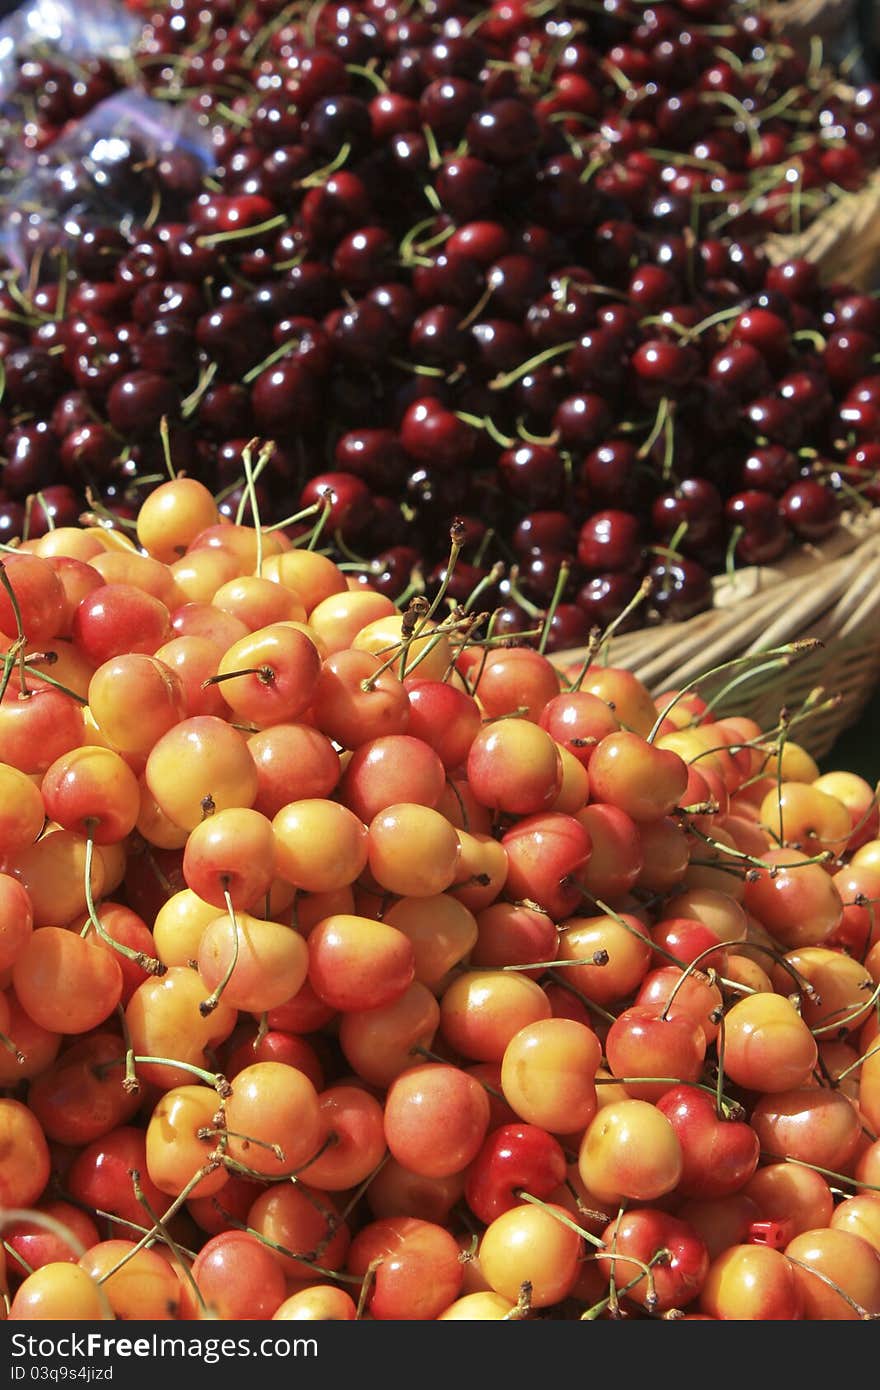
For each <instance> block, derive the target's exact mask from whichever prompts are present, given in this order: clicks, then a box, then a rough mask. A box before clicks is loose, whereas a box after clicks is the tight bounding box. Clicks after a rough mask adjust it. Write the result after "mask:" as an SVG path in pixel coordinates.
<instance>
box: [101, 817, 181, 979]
mask: <svg viewBox="0 0 880 1390" xmlns="http://www.w3.org/2000/svg"><path fill="white" fill-rule="evenodd" d="M94 853H95V842H94V840H93V839H92V837H91V835H89V836H88V838H87V839H86V853H85V872H84V887H85V897H86V911H87V912H88V920H87V922H86V924H85V926H84V927H83V929H82V932H81V935H82V936H88V934H89V929H90V928H92V927H93V928H94V929H95V931H96V932H97V933H98V936H99V937H100V938H101V940H102V941H103V942H104V944H105V945H106V946H109V947H110V949H111V950H113V951H117V952H118V953H119V955H121V956H125V958H126V960H133V961H134V963H135V965H139V966H140V968H141V970H145V971H146V972H147V974H148V975H164V974H165V973H166V971H167V970H168V966H167V965H165V964H164V962H163V961H161V960H157V959H156V957H155V956H148V955H146V954H145V953H144V952H143V951H136V950H134V948H133V947H132V946H126V945H125V943H124V942H123V941H116V940H115V939H114V938H113V937H112V936H111V935H110V933H109V932H108V931H107V929H106V927H105V926H104V925H103V923H102V922H101V919H100V917H99V916H98V914H97V912H96V911H95V899H94V897H93V894H92V859H93V857H94Z"/></svg>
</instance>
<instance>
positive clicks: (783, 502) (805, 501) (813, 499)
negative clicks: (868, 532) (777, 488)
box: [779, 478, 839, 541]
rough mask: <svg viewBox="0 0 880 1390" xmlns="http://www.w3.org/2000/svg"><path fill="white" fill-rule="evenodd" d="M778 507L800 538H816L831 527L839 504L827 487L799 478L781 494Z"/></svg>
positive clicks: (812, 480) (821, 536) (811, 539)
mask: <svg viewBox="0 0 880 1390" xmlns="http://www.w3.org/2000/svg"><path fill="white" fill-rule="evenodd" d="M779 510H780V512H781V514H782V517H783V519H784V520H785V521H786V522H787V523H788V525H789V526H790V527H791V529H792V531H794V533H795V535H796V536H798V537H799V538H800V539H801V540H809V541H820V540H823V539H824V538H825V537H826V536H828V535H830V533H831V532H832V531H833V530H834V527H835V526H836V524H837V518H838V511H839V506H838V502H837V499H836V498H835V496H834V494H833V492H832V491H831V490H830V488H826V487H823V486H822V484H821V483H818V482H816V481H815V479H813V478H801V479H800V480H799V481H798V482H796V483H792V485H791V487H790V488H788V489H787V491H786V492H784V493H783V494H782V497H781V498H780V499H779Z"/></svg>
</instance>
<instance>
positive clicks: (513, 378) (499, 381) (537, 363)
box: [489, 341, 577, 391]
mask: <svg viewBox="0 0 880 1390" xmlns="http://www.w3.org/2000/svg"><path fill="white" fill-rule="evenodd" d="M576 347H577V342H576V341H572V342H570V343H557V345H556V346H555V347H549V348H545V349H544V351H543V352H539V353H537V354H536V355H535V356H534V357H530V358H529V359H528V361H527V362H521V363H520V365H519V366H518V367H513V368H512V369H511V370H510V371H509V372H500V373H499V375H498V376H496V377H493V378H492V380H491V381H490V382H489V390H490V391H506V390H507V388H508V386H513V384H514V382H517V381H519V380H520V379H521V378H522V377H524V376H528V374H529V372H531V371H534V369H535V368H536V367H542V366H543V365H544V363H545V362H551V361H552V360H553V359H554V358H555V357H561V356H563V355H564V354H565V353H567V352H571V351H572V349H573V348H576Z"/></svg>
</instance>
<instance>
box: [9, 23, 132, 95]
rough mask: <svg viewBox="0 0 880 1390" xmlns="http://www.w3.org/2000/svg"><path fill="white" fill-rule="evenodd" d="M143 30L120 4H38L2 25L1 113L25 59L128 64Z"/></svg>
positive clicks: (13, 88) (13, 89) (12, 91)
mask: <svg viewBox="0 0 880 1390" xmlns="http://www.w3.org/2000/svg"><path fill="white" fill-rule="evenodd" d="M139 31H140V22H139V20H138V19H137V17H136V16H135V15H133V14H131V13H130V12H129V11H128V10H126V9H124V8H123V6H122V5H120V4H118V3H116V0H32V3H30V4H25V5H22V6H21V8H19V9H17V10H15V11H14V12H13V13H12V14H11V15H9V16H8V17H7V18H6V19H4V20H3V22H2V23H0V108H2V106H3V105H5V104H6V103H7V102H9V101H10V100H11V98H12V95H13V93H14V91H15V87H16V83H17V79H18V67H19V64H20V62H21V59H22V57H23V56H24V55H27V54H31V53H40V52H49V53H51V54H52V56H53V57H55V58H57V59H58V60H59V61H60V62H62V63H67V62H71V61H72V62H74V63H76V62H77V61H79V60H82V59H83V58H94V57H101V58H109V59H110V60H111V61H112V62H121V61H123V60H124V59H125V58H126V57H127V55H128V54H130V52H131V48H132V45H133V43H134V42H135V41H136V39H137V35H138V33H139Z"/></svg>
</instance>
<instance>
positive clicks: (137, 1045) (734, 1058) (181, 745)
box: [0, 451, 880, 1321]
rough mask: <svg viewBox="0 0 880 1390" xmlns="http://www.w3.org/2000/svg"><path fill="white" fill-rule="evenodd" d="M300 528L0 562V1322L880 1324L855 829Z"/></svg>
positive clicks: (765, 750) (842, 815) (736, 728)
mask: <svg viewBox="0 0 880 1390" xmlns="http://www.w3.org/2000/svg"><path fill="white" fill-rule="evenodd" d="M245 464H246V475H247V482H248V486H249V487H251V489H252V488H253V478H254V462H253V453H252V451H246V453H245ZM312 522H313V530H312V532H311V534H308V533H306V534H305V535H304V536H303V537H301V538H300V543H299V544H296V545H294V544H292V543H291V541H290V540H289V538H287V536H286V533H285V531H284V528H277V527H276V528H274V529H273V527H272V526H271V525H267V526H265V527H260V528H255V527H252V526H249V525H247V524H245V523H243V522H239V523H236V522H235V521H232V520H230V519H228V518H224V517H223V516H222V515H221V514H220V512H219V510H218V507H217V504H216V502H215V500H214V498H213V496H212V494H211V493H210V491H209V490H208V489H207V488H206V487H205V486H204V485H203V484H201V483H200V482H198V481H197V480H195V479H191V478H186V477H177V478H174V479H170V480H168V481H166V482H165V483H164V484H163V485H161V486H160V487H158V488H156V489H155V490H154V491H153V492H152V493H151V495H150V496H149V497H148V498H147V500H146V501H145V502H144V503H143V506H142V507H141V509H140V511H139V513H138V518H137V523H136V525H137V535H136V542H137V544H135V543H134V542H133V541H128V540H127V539H126V538H125V537H124V536H122V535H120V533H119V532H118V531H115V530H112V529H108V528H106V527H103V526H101V525H83V526H78V527H57V528H55V529H54V530H50V531H48V532H47V533H46V534H45V535H44V536H41V537H39V538H37V539H33V540H30V541H25V542H23V543H22V544H21V545H19V546H18V547H16V548H13V549H10V550H8V551H7V552H6V553H5V554H4V557H3V560H2V568H0V580H2V584H0V633H2V634H3V639H2V640H3V647H4V655H3V675H2V699H0V856H2V859H0V868H2V872H0V972H2V985H3V990H2V993H0V1031H2V1035H3V1036H2V1047H0V1087H2V1095H0V1204H2V1208H3V1216H2V1225H3V1230H2V1235H3V1251H4V1256H5V1265H6V1269H5V1277H4V1285H5V1290H6V1292H5V1295H4V1300H3V1306H4V1308H5V1312H6V1315H7V1316H8V1317H9V1318H10V1319H13V1320H23V1321H28V1320H37V1319H52V1318H58V1317H64V1318H66V1319H82V1320H91V1319H95V1318H104V1317H112V1318H117V1319H141V1320H144V1319H146V1320H153V1319H156V1320H168V1319H171V1320H193V1319H202V1318H206V1317H211V1318H218V1319H221V1320H235V1319H250V1320H257V1319H272V1320H275V1319H278V1320H285V1319H321V1320H323V1319H343V1320H345V1319H356V1318H366V1319H372V1320H401V1319H406V1320H434V1319H440V1320H443V1319H445V1320H454V1319H486V1318H489V1319H511V1320H515V1319H529V1318H533V1319H556V1320H579V1319H586V1320H590V1319H596V1318H603V1319H607V1318H612V1319H624V1318H626V1319H633V1318H635V1319H645V1318H662V1319H678V1318H691V1319H694V1318H702V1319H706V1318H709V1319H726V1320H733V1319H736V1320H756V1319H777V1320H797V1319H809V1320H817V1319H818V1320H821V1319H866V1318H875V1317H877V1316H878V1315H880V1139H878V1134H880V1040H878V1008H877V1000H878V995H880V926H878V922H877V916H876V907H877V903H878V900H880V836H878V811H877V804H876V794H875V792H874V791H873V790H872V788H871V787H870V786H868V785H867V783H866V782H865V781H864V780H863V779H861V778H860V777H858V776H856V775H853V774H850V773H844V772H828V773H825V774H824V775H819V771H818V769H817V767H816V764H815V763H814V761H813V760H812V758H811V757H810V756H809V754H808V752H807V751H806V750H805V748H804V746H803V745H802V744H801V743H799V742H798V734H799V732H800V728H801V724H802V721H803V720H806V719H807V718H809V714H810V709H809V708H808V707H807V706H805V707H804V708H803V709H802V710H799V711H788V712H787V714H786V715H785V716H784V717H781V718H780V723H779V727H778V728H776V729H771V730H762V729H760V728H758V727H757V726H756V725H755V724H754V723H753V722H752V721H750V720H749V719H747V718H739V717H735V716H733V715H728V716H727V717H720V716H719V715H718V713H717V709H716V708H715V706H713V703H712V701H713V700H714V699H715V698H716V697H715V696H713V697H711V698H706V697H704V695H702V694H701V693H700V683H697V684H696V685H695V686H693V687H688V688H686V689H683V690H680V691H669V692H665V693H664V694H662V695H661V696H659V697H658V698H657V699H652V698H651V696H650V695H649V693H648V691H647V690H646V689H645V688H644V686H643V685H642V684H641V683H640V682H639V681H638V680H637V679H636V678H635V677H634V676H633V675H632V674H630V673H628V672H627V671H625V670H623V669H620V668H616V667H614V666H611V665H606V664H603V660H602V657H603V646H602V638H601V636H600V637H597V638H596V640H595V641H594V643H593V645H592V649H591V652H590V653H589V654H588V657H587V659H586V660H585V661H584V663H583V665H582V667H581V668H580V669H579V670H578V671H576V672H574V673H571V672H568V671H565V672H563V670H562V669H560V668H559V667H558V666H557V665H555V664H554V663H553V662H551V660H550V659H549V658H548V657H547V655H546V653H545V652H542V651H541V650H540V645H541V643H540V641H539V642H538V644H537V646H535V645H528V644H525V643H519V644H511V642H510V640H509V639H507V640H499V639H497V638H493V637H492V636H491V635H488V629H489V626H490V625H489V613H488V610H487V609H486V608H484V606H483V605H482V603H481V601H480V600H481V596H480V594H479V593H478V592H475V593H474V594H473V595H471V598H472V600H473V602H464V603H456V602H452V603H450V602H449V601H448V594H444V591H443V590H442V589H440V590H438V592H437V595H436V597H435V599H434V601H433V602H430V603H429V602H428V600H427V599H426V598H425V597H423V596H416V597H415V598H414V599H413V600H412V601H411V602H410V603H409V604H408V605H407V606H406V607H405V609H404V611H403V612H401V611H400V610H399V609H398V608H396V607H395V605H394V604H393V603H392V601H391V599H390V598H388V597H387V596H386V595H383V594H381V593H380V592H378V591H377V590H375V589H370V588H368V587H364V586H362V585H359V584H357V582H356V581H354V580H352V579H351V578H350V577H347V576H346V574H345V572H343V571H342V570H341V569H340V568H339V567H338V565H337V564H336V563H335V562H334V561H333V560H332V559H331V558H330V557H328V556H327V555H326V554H324V553H322V551H321V549H320V547H319V546H317V545H312V544H311V542H312V541H314V540H315V539H316V538H318V536H319V530H318V527H319V522H320V517H319V518H318V520H317V521H315V520H314V518H312ZM460 543H461V534H460V528H458V527H455V526H454V527H453V528H452V534H451V548H450V554H449V565H448V568H449V570H450V572H451V573H454V568H455V560H456V555H457V552H458V550H459V547H460ZM544 636H546V633H544V634H542V637H544ZM800 650H801V646H800V645H799V644H794V645H792V646H789V647H786V648H781V649H779V650H778V651H777V652H775V653H773V654H772V655H771V656H770V657H769V658H768V657H767V656H766V655H765V656H764V657H763V658H762V659H763V660H764V661H766V660H768V659H769V660H776V661H778V662H779V663H780V664H784V663H787V662H790V661H795V660H797V659H798V656H799V653H800ZM742 673H743V666H742V664H741V663H734V664H733V666H732V667H731V668H730V671H728V672H727V673H725V672H722V673H720V676H719V674H718V673H716V675H715V680H716V689H717V688H718V687H717V682H718V680H719V679H720V681H721V683H722V684H721V687H720V688H721V690H723V688H724V682H725V681H726V680H731V681H732V680H734V679H738V678H740V677H741V676H742ZM821 698H822V697H821V696H818V695H817V696H816V700H819V701H821ZM813 703H815V701H814V702H813ZM808 704H809V702H808Z"/></svg>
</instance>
